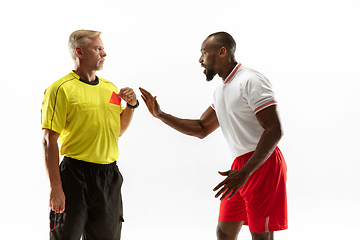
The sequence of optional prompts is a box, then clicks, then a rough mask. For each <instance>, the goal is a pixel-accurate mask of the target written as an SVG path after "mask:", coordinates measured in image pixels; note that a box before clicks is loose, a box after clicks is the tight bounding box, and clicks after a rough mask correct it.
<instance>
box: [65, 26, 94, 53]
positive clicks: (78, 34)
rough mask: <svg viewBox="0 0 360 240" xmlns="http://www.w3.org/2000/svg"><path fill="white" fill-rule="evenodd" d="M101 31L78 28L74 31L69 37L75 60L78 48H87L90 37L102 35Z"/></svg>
mask: <svg viewBox="0 0 360 240" xmlns="http://www.w3.org/2000/svg"><path fill="white" fill-rule="evenodd" d="M100 34H101V32H98V31H93V30H84V29H82V30H77V31H75V32H73V33H72V34H71V35H70V37H69V44H68V47H69V51H70V55H71V57H72V59H73V60H75V59H76V57H77V56H76V48H77V47H82V48H84V49H86V48H87V46H88V44H89V42H90V38H93V37H96V36H100Z"/></svg>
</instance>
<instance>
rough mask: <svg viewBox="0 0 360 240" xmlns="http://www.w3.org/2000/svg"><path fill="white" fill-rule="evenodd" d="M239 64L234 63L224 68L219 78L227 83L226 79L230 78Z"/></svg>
mask: <svg viewBox="0 0 360 240" xmlns="http://www.w3.org/2000/svg"><path fill="white" fill-rule="evenodd" d="M237 64H238V63H237V62H236V61H232V62H230V63H228V64H226V65H224V66H223V67H222V71H221V72H219V77H221V78H222V79H223V81H225V79H226V78H227V77H228V76H229V74H230V73H231V72H232V70H234V68H235V67H236V65H237Z"/></svg>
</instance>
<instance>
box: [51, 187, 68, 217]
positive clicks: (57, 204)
mask: <svg viewBox="0 0 360 240" xmlns="http://www.w3.org/2000/svg"><path fill="white" fill-rule="evenodd" d="M49 207H50V208H51V210H53V211H56V212H58V213H63V212H64V211H65V194H64V191H63V190H62V189H60V188H57V189H51V190H50V201H49Z"/></svg>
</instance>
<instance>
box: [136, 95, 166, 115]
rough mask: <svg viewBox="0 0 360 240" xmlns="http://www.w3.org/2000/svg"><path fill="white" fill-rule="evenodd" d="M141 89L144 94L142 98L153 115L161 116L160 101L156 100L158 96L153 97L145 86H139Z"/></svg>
mask: <svg viewBox="0 0 360 240" xmlns="http://www.w3.org/2000/svg"><path fill="white" fill-rule="evenodd" d="M139 89H140V92H141V94H142V95H141V98H142V99H143V100H144V102H145V104H146V106H147V108H148V110H149V112H150V113H151V115H153V116H154V117H159V116H160V114H161V110H160V106H159V104H158V102H157V101H156V96H155V97H153V96H152V95H151V93H149V92H148V91H146V90H145V89H143V88H139Z"/></svg>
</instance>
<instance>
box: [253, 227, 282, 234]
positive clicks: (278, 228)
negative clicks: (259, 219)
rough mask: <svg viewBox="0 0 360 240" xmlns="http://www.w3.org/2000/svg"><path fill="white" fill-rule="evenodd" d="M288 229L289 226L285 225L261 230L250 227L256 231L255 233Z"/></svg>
mask: <svg viewBox="0 0 360 240" xmlns="http://www.w3.org/2000/svg"><path fill="white" fill-rule="evenodd" d="M286 229H288V226H284V227H270V229H269V231H265V230H264V229H262V230H259V229H250V232H254V233H264V232H277V231H283V230H286Z"/></svg>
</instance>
